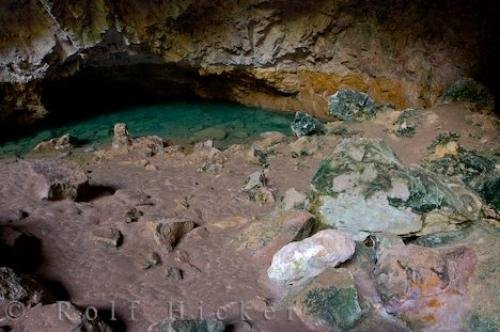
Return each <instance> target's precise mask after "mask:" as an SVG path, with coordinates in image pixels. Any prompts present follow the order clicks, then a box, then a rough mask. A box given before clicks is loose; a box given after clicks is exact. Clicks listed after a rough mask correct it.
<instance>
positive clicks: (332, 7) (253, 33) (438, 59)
mask: <svg viewBox="0 0 500 332" xmlns="http://www.w3.org/2000/svg"><path fill="white" fill-rule="evenodd" d="M493 4H494V3H493ZM424 9H425V10H424ZM0 11H1V12H4V13H8V14H7V15H2V16H1V17H0V26H2V30H1V33H0V82H1V84H0V95H2V96H4V101H5V102H4V103H2V105H1V111H0V119H1V120H3V121H10V122H17V123H26V122H33V121H35V120H36V119H39V118H41V117H44V116H45V115H46V108H45V105H44V103H43V102H42V96H43V95H44V94H45V93H47V91H45V89H46V87H45V86H44V85H43V84H40V83H41V82H43V81H44V80H49V81H53V80H57V79H61V78H66V77H70V76H73V75H75V74H78V73H80V72H85V71H86V69H88V68H90V67H89V66H96V65H97V66H104V67H107V68H110V66H116V68H120V69H119V70H117V71H116V70H105V69H104V68H98V69H97V74H96V73H95V72H94V74H93V75H97V77H96V81H99V80H100V78H107V79H111V80H114V79H118V80H119V79H120V78H124V77H126V78H127V79H132V80H135V81H136V82H138V83H139V85H140V86H143V87H145V88H146V89H149V90H151V91H154V92H155V93H158V94H160V95H165V94H166V95H169V94H176V93H179V92H185V91H191V92H194V93H195V94H197V95H199V96H202V97H223V98H226V99H231V100H235V101H238V102H240V103H243V104H247V105H253V106H260V107H267V108H272V109H278V110H292V111H297V110H306V111H308V112H310V113H313V114H315V115H318V116H323V117H324V116H325V115H326V106H327V97H328V96H329V95H331V94H333V93H334V92H335V91H337V90H338V89H339V88H342V87H350V88H353V89H356V90H361V91H365V92H368V93H369V94H371V95H372V96H373V97H374V98H375V99H376V100H377V101H379V102H390V103H393V104H395V105H396V106H399V107H401V106H405V105H406V106H414V107H417V106H429V105H432V104H434V103H435V102H436V101H437V98H438V97H439V96H440V95H441V94H442V92H443V90H444V89H445V88H446V87H447V86H448V85H449V84H450V83H452V82H454V81H456V80H458V79H461V78H463V77H467V76H476V74H478V68H481V67H485V66H487V65H489V64H488V63H487V62H486V61H488V58H487V57H485V56H479V51H480V50H482V49H485V48H488V46H490V45H491V44H492V43H491V41H492V40H493V38H494V34H495V32H494V25H493V24H494V23H495V20H496V18H495V17H494V16H493V19H491V18H490V13H493V12H494V10H492V8H490V7H489V4H488V2H484V4H483V2H481V4H478V3H475V2H470V1H447V2H443V3H439V4H436V3H434V2H432V1H426V0H419V1H413V2H407V1H393V2H391V3H390V4H387V3H386V2H384V1H371V2H359V1H356V0H342V1H330V0H321V1H315V2H310V1H306V2H304V1H292V2H289V1H281V0H275V1H263V0H245V1H241V2H239V3H238V4H237V5H236V4H234V3H232V2H224V1H219V2H213V1H208V0H202V1H193V0H178V1H166V0H164V1H159V2H158V1H147V2H144V1H137V0H127V1H93V2H90V3H87V2H83V1H76V2H75V1H67V0H57V1H50V2H49V1H27V2H26V3H24V2H23V3H19V2H17V1H15V0H7V1H3V2H2V4H1V7H0ZM482 55H484V54H482ZM486 55H487V54H486ZM485 68H486V67H485ZM90 72H91V73H92V70H90ZM145 78H147V82H146V81H145ZM213 82H218V83H219V84H211V83H213ZM247 82H251V83H252V84H247ZM62 86H64V83H63V85H62ZM165 86H169V87H172V88H171V89H165ZM215 86H216V88H214V87H215ZM49 111H50V110H49Z"/></svg>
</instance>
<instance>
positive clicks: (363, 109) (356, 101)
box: [328, 89, 380, 121]
mask: <svg viewBox="0 0 500 332" xmlns="http://www.w3.org/2000/svg"><path fill="white" fill-rule="evenodd" d="M379 110H380V107H379V106H378V105H377V104H376V103H375V101H374V100H373V98H372V97H370V96H369V95H367V94H366V93H363V92H359V91H355V90H351V89H340V90H338V91H337V92H336V93H335V94H333V95H332V96H330V98H329V104H328V111H329V113H330V115H333V116H335V117H336V118H339V119H340V120H343V121H359V120H363V119H367V118H372V117H374V116H375V114H377V112H378V111H379Z"/></svg>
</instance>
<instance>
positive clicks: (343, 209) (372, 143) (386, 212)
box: [311, 138, 482, 240]
mask: <svg viewBox="0 0 500 332" xmlns="http://www.w3.org/2000/svg"><path fill="white" fill-rule="evenodd" d="M312 188H313V196H314V199H313V200H312V202H311V209H312V210H313V211H314V212H315V214H316V215H317V217H318V218H319V220H320V222H322V223H324V224H326V225H329V226H332V227H336V228H339V229H343V230H345V231H346V232H348V233H350V234H352V236H353V237H354V238H355V239H356V240H362V239H364V238H365V237H366V236H367V235H368V234H370V233H377V232H385V233H392V234H397V235H408V234H425V233H429V232H438V231H446V230H450V229H455V228H457V227H458V226H457V225H458V224H460V223H462V222H465V221H475V220H478V219H479V218H480V215H481V206H482V205H481V201H480V199H479V198H478V196H477V195H476V194H475V193H473V192H472V191H470V190H469V189H468V188H467V187H466V186H465V185H464V184H463V183H462V182H461V181H458V180H454V179H449V178H446V177H444V176H440V175H438V174H435V173H433V172H430V171H427V170H425V169H422V168H419V167H406V166H404V165H403V164H402V163H401V162H400V161H399V160H398V158H397V156H396V155H395V154H394V152H393V151H392V150H391V149H390V148H389V147H388V146H387V145H386V144H385V143H383V142H381V141H376V140H369V139H362V138H357V139H347V140H344V141H343V142H342V143H341V144H339V145H338V146H337V148H336V149H335V150H334V152H333V154H332V155H331V156H330V157H329V158H327V159H325V160H323V161H322V162H321V164H320V166H319V168H318V171H317V172H316V174H315V175H314V177H313V180H312ZM424 220H425V222H424Z"/></svg>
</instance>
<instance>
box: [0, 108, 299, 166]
mask: <svg viewBox="0 0 500 332" xmlns="http://www.w3.org/2000/svg"><path fill="white" fill-rule="evenodd" d="M292 119H293V115H292V114H289V113H283V112H270V111H265V110H262V109H257V108H250V107H245V106H242V105H237V104H232V103H223V102H206V101H193V102H170V103H165V104H159V105H149V106H137V107H130V108H124V109H121V110H117V111H114V112H110V113H105V114H100V115H97V116H94V117H90V118H87V119H84V120H81V121H78V122H73V123H67V124H64V125H60V126H54V127H47V128H44V129H40V130H38V131H36V132H34V133H32V134H31V135H27V136H25V137H23V138H21V139H17V140H12V141H7V142H3V143H1V144H0V156H14V155H22V154H25V153H27V152H29V151H31V150H32V149H33V148H34V147H35V146H36V145H37V144H38V143H40V142H42V141H44V140H48V139H51V138H55V137H60V136H62V135H64V134H66V133H69V134H70V135H71V136H72V137H74V138H75V139H76V141H77V142H80V144H81V145H96V146H99V145H102V144H109V143H110V142H111V138H112V128H113V125H114V124H115V123H118V122H124V123H126V124H127V126H128V129H129V132H130V134H131V135H132V136H145V135H157V136H160V137H163V138H165V139H168V140H171V141H172V142H174V143H179V144H183V143H190V142H192V141H193V139H195V138H196V139H197V140H203V139H209V138H211V137H210V135H212V134H211V133H214V132H224V133H225V135H220V137H223V138H222V139H221V140H220V141H217V142H216V145H217V146H219V147H227V146H229V145H231V144H234V143H246V142H249V141H252V140H253V139H255V138H257V137H258V136H259V135H260V134H261V133H263V132H266V131H278V132H281V133H284V134H286V135H291V134H292V132H291V129H290V123H291V121H292ZM204 135H205V136H204ZM220 137H219V138H220Z"/></svg>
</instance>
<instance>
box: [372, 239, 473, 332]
mask: <svg viewBox="0 0 500 332" xmlns="http://www.w3.org/2000/svg"><path fill="white" fill-rule="evenodd" d="M476 262H477V258H476V254H475V252H474V250H473V249H471V248H469V247H466V246H459V247H453V248H446V249H441V250H437V249H432V248H426V247H420V246H415V245H408V246H404V245H395V246H389V247H386V248H384V249H382V250H381V251H380V253H379V255H378V260H377V265H376V269H375V271H374V273H375V278H376V285H377V290H378V292H379V293H380V295H381V298H382V303H383V304H384V306H385V308H386V310H387V311H388V312H389V313H391V314H393V315H396V316H399V317H401V318H403V319H404V320H405V321H406V322H408V323H409V324H410V326H411V327H413V328H416V329H419V330H420V329H422V330H428V331H443V330H448V329H449V328H450V327H451V326H454V327H458V326H462V325H463V324H464V322H465V320H466V319H467V318H468V317H469V315H470V301H469V297H468V288H469V281H470V279H471V277H472V276H473V275H474V273H475V270H476Z"/></svg>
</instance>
